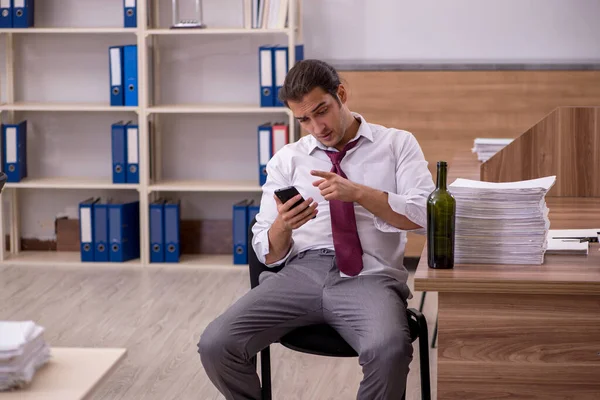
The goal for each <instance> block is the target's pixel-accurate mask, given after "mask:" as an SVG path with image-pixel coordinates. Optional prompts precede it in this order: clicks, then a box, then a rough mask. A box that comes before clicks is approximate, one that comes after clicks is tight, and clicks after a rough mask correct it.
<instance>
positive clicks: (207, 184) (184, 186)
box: [149, 180, 262, 192]
mask: <svg viewBox="0 0 600 400" xmlns="http://www.w3.org/2000/svg"><path fill="white" fill-rule="evenodd" d="M261 190H262V188H261V186H260V185H259V184H258V183H257V182H255V181H209V180H173V181H162V182H156V183H154V184H152V185H150V187H149V191H150V192H152V191H155V192H157V191H163V192H260V191H261Z"/></svg>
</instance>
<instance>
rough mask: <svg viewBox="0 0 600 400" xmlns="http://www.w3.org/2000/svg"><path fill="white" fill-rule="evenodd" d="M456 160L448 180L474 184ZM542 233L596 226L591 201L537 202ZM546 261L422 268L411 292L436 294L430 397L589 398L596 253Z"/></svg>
mask: <svg viewBox="0 0 600 400" xmlns="http://www.w3.org/2000/svg"><path fill="white" fill-rule="evenodd" d="M478 165H479V164H478V162H477V160H476V158H475V156H474V155H472V154H468V153H465V154H460V155H458V156H457V158H456V159H455V160H454V161H453V162H452V163H451V165H450V167H449V171H448V172H449V175H450V179H448V182H449V183H451V182H452V181H453V180H454V178H457V177H464V178H470V179H478ZM546 201H547V204H548V207H549V208H550V214H549V218H550V223H551V228H552V229H567V228H597V227H600V198H552V197H547V198H546ZM598 249H599V246H598V244H592V246H590V251H589V255H588V256H587V257H586V256H566V255H547V256H546V257H545V262H544V264H543V265H540V266H532V265H482V264H470V265H467V264H464V265H463V264H461V265H455V267H454V269H451V270H435V269H431V268H428V266H427V247H426V246H425V249H424V250H423V253H422V256H421V260H420V263H419V265H418V267H417V271H416V273H415V290H418V291H435V292H439V297H438V376H437V393H438V398H439V399H444V400H448V399H461V400H463V399H492V398H493V399H499V398H515V399H516V398H519V399H520V398H527V399H544V400H553V399H557V400H558V399H567V398H569V399H577V400H584V399H599V398H600V251H598Z"/></svg>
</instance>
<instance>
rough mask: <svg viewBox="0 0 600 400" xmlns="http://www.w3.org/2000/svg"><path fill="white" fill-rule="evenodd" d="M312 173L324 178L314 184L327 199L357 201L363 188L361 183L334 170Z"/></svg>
mask: <svg viewBox="0 0 600 400" xmlns="http://www.w3.org/2000/svg"><path fill="white" fill-rule="evenodd" d="M310 174H311V175H313V176H318V177H320V178H322V179H319V180H318V181H314V182H313V186H316V187H318V188H319V190H320V191H321V196H323V197H324V198H325V200H328V201H329V200H340V201H347V202H355V201H357V198H358V195H359V194H360V190H361V187H360V185H358V184H356V183H354V182H351V181H349V180H348V179H345V178H342V177H341V176H339V175H338V174H336V173H334V172H327V171H311V172H310Z"/></svg>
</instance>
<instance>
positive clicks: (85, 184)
mask: <svg viewBox="0 0 600 400" xmlns="http://www.w3.org/2000/svg"><path fill="white" fill-rule="evenodd" d="M5 187H7V188H24V189H138V188H139V185H138V184H133V183H112V179H111V178H79V177H74V178H71V177H53V178H25V179H23V180H22V181H21V182H7V183H6V184H5Z"/></svg>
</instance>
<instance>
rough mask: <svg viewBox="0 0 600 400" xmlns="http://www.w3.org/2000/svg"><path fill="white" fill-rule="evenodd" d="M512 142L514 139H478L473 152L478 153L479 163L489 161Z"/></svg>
mask: <svg viewBox="0 0 600 400" xmlns="http://www.w3.org/2000/svg"><path fill="white" fill-rule="evenodd" d="M512 141H513V139H488V138H476V139H475V142H474V144H473V148H472V149H471V151H472V152H473V153H477V159H478V160H479V161H487V160H489V159H490V158H491V157H492V156H493V155H494V154H496V153H497V152H499V151H500V150H502V149H503V148H504V147H506V146H507V145H508V144H510V142H512Z"/></svg>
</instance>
